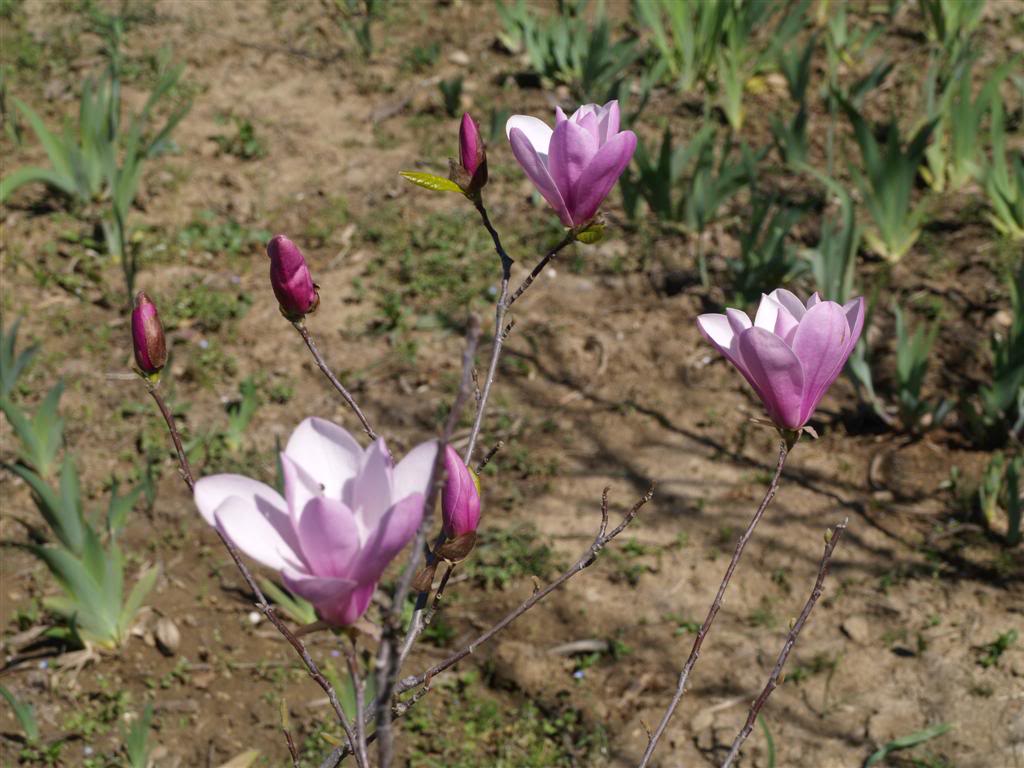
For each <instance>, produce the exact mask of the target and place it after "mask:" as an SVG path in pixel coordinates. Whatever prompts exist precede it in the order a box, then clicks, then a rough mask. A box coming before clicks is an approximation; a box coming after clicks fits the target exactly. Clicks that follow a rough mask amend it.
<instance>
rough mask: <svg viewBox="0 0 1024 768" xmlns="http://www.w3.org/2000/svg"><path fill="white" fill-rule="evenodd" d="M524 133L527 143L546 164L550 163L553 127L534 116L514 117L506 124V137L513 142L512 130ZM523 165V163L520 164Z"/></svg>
mask: <svg viewBox="0 0 1024 768" xmlns="http://www.w3.org/2000/svg"><path fill="white" fill-rule="evenodd" d="M513 128H518V129H519V130H520V131H522V132H523V137H524V138H525V139H526V141H527V143H528V144H529V145H530V146H531V147H533V149H534V151H535V152H536V153H537V154H538V155H540V157H541V159H542V160H543V161H544V164H545V165H547V161H548V145H549V144H550V143H551V126H549V125H548V124H547V123H545V122H544V121H543V120H540V119H538V118H536V117H533V116H532V115H512V117H510V118H509V119H508V122H506V123H505V135H506V136H507V137H508V140H509V141H512V129H513ZM520 165H522V162H520Z"/></svg>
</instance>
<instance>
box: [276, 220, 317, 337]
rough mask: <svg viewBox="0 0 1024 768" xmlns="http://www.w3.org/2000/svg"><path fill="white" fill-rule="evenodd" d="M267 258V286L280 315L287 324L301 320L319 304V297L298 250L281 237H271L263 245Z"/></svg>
mask: <svg viewBox="0 0 1024 768" xmlns="http://www.w3.org/2000/svg"><path fill="white" fill-rule="evenodd" d="M267 255H268V256H269V257H270V285H271V286H272V287H273V289H274V295H275V296H277V302H278V304H280V305H281V314H283V315H284V316H285V317H287V318H288V319H289V320H301V319H302V318H303V317H305V316H306V315H308V314H309V313H310V312H312V311H313V310H314V309H316V307H317V305H318V304H319V303H320V295H319V294H318V293H317V291H316V285H315V284H314V283H313V276H312V275H310V273H309V267H308V266H307V265H306V258H305V256H303V255H302V251H300V250H299V246H297V245H296V244H295V243H293V242H292V241H291V240H289V239H288V238H287V237H285V236H284V235H275V236H274V238H273V239H272V240H271V241H270V242H269V243H267Z"/></svg>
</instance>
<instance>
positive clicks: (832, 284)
mask: <svg viewBox="0 0 1024 768" xmlns="http://www.w3.org/2000/svg"><path fill="white" fill-rule="evenodd" d="M812 171H813V169H812ZM813 173H814V175H815V176H816V177H817V178H818V179H819V180H821V181H822V183H824V184H825V186H826V187H827V188H828V190H829V191H830V192H832V193H833V194H834V195H835V196H836V198H838V200H839V215H838V217H837V218H830V217H828V216H822V218H821V235H820V236H819V238H818V244H817V245H816V246H814V247H813V248H808V249H806V250H805V251H804V253H803V255H804V257H805V258H806V259H807V261H808V262H809V263H810V265H811V274H812V275H813V276H814V284H815V286H816V287H817V289H818V293H820V294H821V297H822V298H823V299H828V300H830V301H835V302H837V303H839V304H845V303H846V302H847V301H848V300H849V299H850V297H851V296H853V292H854V270H855V267H856V266H857V251H858V250H859V249H860V241H861V229H860V226H859V225H858V224H857V217H856V207H855V206H854V203H853V198H852V197H851V196H850V193H849V192H848V191H847V190H846V189H845V188H844V187H843V186H842V185H841V184H839V183H837V182H835V181H834V180H832V179H830V178H828V177H827V176H824V175H822V174H820V173H818V172H817V171H813Z"/></svg>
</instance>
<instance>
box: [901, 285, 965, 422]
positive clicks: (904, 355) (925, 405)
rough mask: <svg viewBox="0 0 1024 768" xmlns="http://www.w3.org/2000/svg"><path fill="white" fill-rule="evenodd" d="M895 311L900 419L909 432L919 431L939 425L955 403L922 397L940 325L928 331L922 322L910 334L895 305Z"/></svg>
mask: <svg viewBox="0 0 1024 768" xmlns="http://www.w3.org/2000/svg"><path fill="white" fill-rule="evenodd" d="M892 311H893V314H894V315H895V317H896V403H897V406H898V409H899V414H900V422H901V423H902V424H903V428H904V429H906V430H908V431H910V432H917V431H918V430H919V429H921V428H923V427H924V426H926V425H927V426H928V427H935V426H938V425H939V424H941V423H942V421H943V420H944V419H945V418H946V416H947V415H948V414H949V412H950V410H951V409H952V406H953V403H952V402H950V401H948V400H945V399H943V400H940V401H939V402H938V403H935V404H931V403H929V402H928V401H926V400H925V399H924V398H923V397H922V396H921V388H922V386H923V385H924V377H925V375H926V374H927V373H928V361H929V359H930V358H931V353H932V347H933V346H934V345H935V339H936V337H937V336H938V332H939V324H938V322H936V323H933V324H932V326H931V328H930V329H928V330H925V328H924V326H923V325H921V326H918V327H917V329H916V330H914V331H913V333H911V331H910V328H909V327H908V326H907V323H906V320H905V319H904V317H903V311H902V310H901V309H900V307H899V306H898V305H895V304H894V305H893V308H892Z"/></svg>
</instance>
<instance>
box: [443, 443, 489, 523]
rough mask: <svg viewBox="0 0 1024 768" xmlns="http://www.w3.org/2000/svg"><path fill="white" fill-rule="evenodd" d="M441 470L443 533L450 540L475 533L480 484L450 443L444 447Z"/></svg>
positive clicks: (478, 513) (478, 514)
mask: <svg viewBox="0 0 1024 768" xmlns="http://www.w3.org/2000/svg"><path fill="white" fill-rule="evenodd" d="M444 469H445V473H446V474H447V479H446V480H445V482H444V488H443V489H442V491H441V517H442V520H443V523H444V532H445V533H446V534H447V535H448V537H449V538H452V539H454V538H457V537H459V536H463V535H465V534H467V533H472V532H475V531H476V527H477V525H479V524H480V486H479V485H478V482H477V479H476V475H475V474H474V473H473V471H472V470H471V469H469V468H468V467H467V466H466V465H465V464H464V463H463V462H462V459H460V458H459V454H458V453H456V452H455V449H454V448H452V447H451V446H450V445H448V446H445V451H444Z"/></svg>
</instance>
